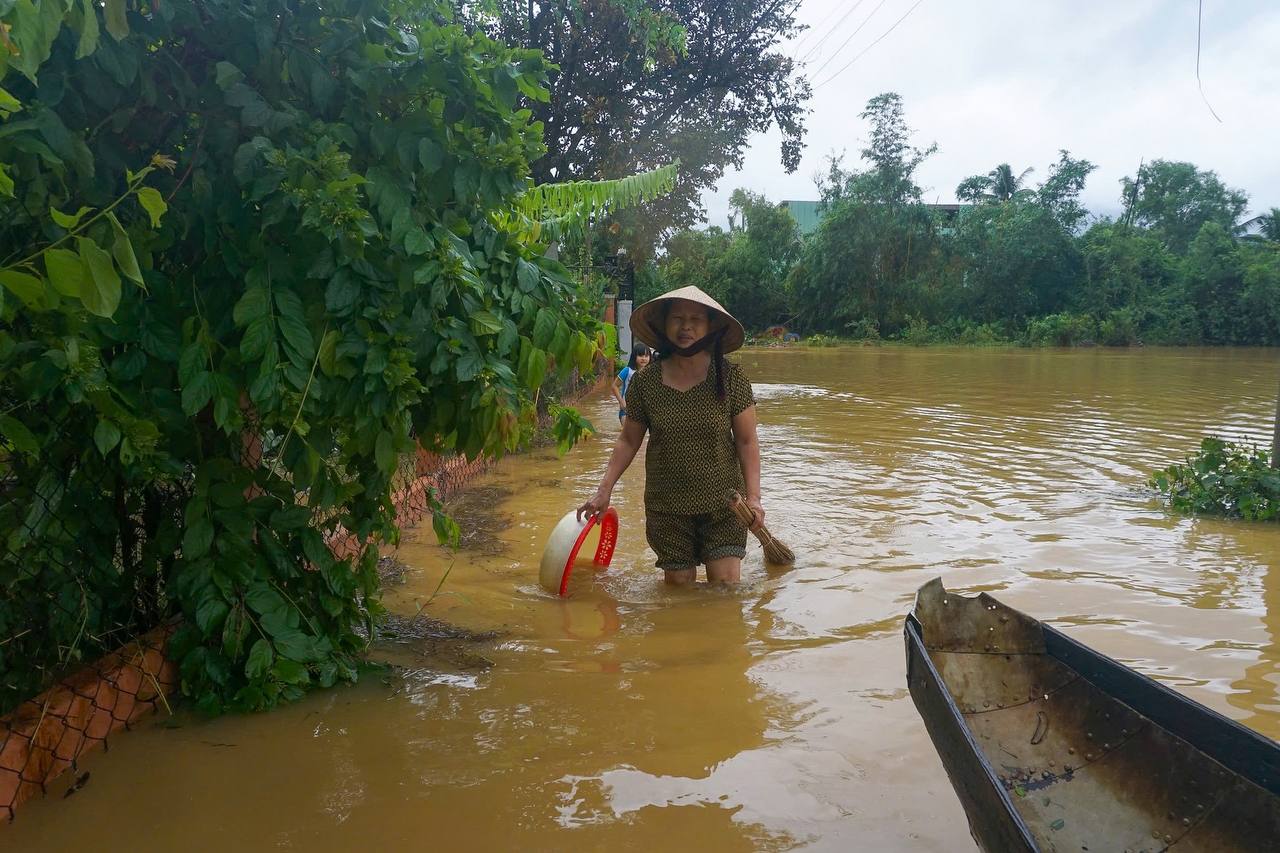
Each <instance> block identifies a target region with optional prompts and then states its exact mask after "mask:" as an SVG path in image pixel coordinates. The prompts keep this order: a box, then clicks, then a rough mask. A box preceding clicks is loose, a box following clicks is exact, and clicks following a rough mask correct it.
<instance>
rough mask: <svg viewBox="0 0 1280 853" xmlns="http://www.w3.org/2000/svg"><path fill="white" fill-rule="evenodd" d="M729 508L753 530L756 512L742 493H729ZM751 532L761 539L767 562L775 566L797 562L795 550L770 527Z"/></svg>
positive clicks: (762, 527)
mask: <svg viewBox="0 0 1280 853" xmlns="http://www.w3.org/2000/svg"><path fill="white" fill-rule="evenodd" d="M729 508H730V509H732V510H733V512H734V514H735V515H737V516H738V518H740V519H741V520H742V523H743V524H745V525H746V526H747V529H748V530H751V525H753V524H755V523H756V514H755V512H754V511H753V510H752V509H751V507H749V506H747V502H746V501H744V500H743V499H742V495H740V494H738V493H737V492H731V493H730V494H729ZM751 532H752V533H754V534H755V536H756V538H757V539H759V540H760V545H761V547H762V548H764V559H765V562H767V563H772V564H773V565H775V566H790V565H792V564H794V563H795V561H796V555H795V552H793V551H792V550H791V549H790V548H788V547H787V546H786V545H784V544H783V543H781V542H779V541H778V540H777V539H774V538H773V534H772V533H770V532H769V528H767V527H764V526H761V527H760V529H759V530H751Z"/></svg>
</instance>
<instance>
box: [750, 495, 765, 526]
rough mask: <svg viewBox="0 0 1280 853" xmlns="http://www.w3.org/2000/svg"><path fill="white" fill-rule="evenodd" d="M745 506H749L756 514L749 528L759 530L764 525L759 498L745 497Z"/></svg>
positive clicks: (762, 506)
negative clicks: (753, 522) (754, 520)
mask: <svg viewBox="0 0 1280 853" xmlns="http://www.w3.org/2000/svg"><path fill="white" fill-rule="evenodd" d="M747 506H749V507H751V511H752V512H754V513H755V514H756V523H755V524H753V525H751V529H752V530H759V529H760V528H761V527H764V505H763V504H761V503H760V499H759V498H747Z"/></svg>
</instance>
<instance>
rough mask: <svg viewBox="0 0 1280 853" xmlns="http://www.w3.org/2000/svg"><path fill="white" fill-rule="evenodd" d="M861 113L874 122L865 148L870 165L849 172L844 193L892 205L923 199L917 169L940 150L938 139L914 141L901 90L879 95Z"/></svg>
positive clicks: (833, 165) (864, 199)
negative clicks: (921, 143)
mask: <svg viewBox="0 0 1280 853" xmlns="http://www.w3.org/2000/svg"><path fill="white" fill-rule="evenodd" d="M858 117H859V118H861V119H863V120H865V121H868V122H870V124H871V136H870V138H869V139H868V142H867V147H866V148H863V149H862V152H861V153H862V159H863V160H865V161H866V162H867V164H868V168H867V170H866V171H864V172H854V173H851V174H849V175H847V176H846V177H845V179H844V181H843V183H844V188H843V192H842V193H841V195H843V196H844V197H852V198H857V199H859V200H862V201H868V202H878V203H881V204H890V205H902V204H911V203H919V201H920V187H919V186H917V185H916V182H915V173H916V170H917V169H918V168H920V164H921V163H923V162H924V161H925V160H927V159H928V158H929V157H930V156H931V155H932V154H934V153H935V152H936V151H937V150H938V145H937V143H933V144H931V145H929V146H928V147H927V148H915V147H913V146H912V145H911V134H912V130H911V128H910V127H908V126H907V120H906V116H905V115H904V108H903V104H902V96H901V95H899V94H898V93H897V92H885V93H883V94H880V95H876V96H875V97H874V98H872V99H871V100H869V101H867V106H866V107H865V108H864V109H863V110H862V112H860V113H858ZM832 169H833V174H837V173H838V171H839V170H838V162H834V161H833V163H832Z"/></svg>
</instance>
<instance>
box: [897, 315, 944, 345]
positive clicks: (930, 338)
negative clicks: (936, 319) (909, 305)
mask: <svg viewBox="0 0 1280 853" xmlns="http://www.w3.org/2000/svg"><path fill="white" fill-rule="evenodd" d="M902 341H903V343H907V344H911V345H912V346H917V347H923V346H928V345H929V344H932V343H936V342H937V335H936V334H935V330H934V328H933V327H932V326H930V325H929V322H928V321H927V320H925V319H924V318H923V317H912V318H910V319H909V320H907V325H906V326H905V327H904V328H903V329H902Z"/></svg>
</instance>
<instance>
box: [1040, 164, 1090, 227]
mask: <svg viewBox="0 0 1280 853" xmlns="http://www.w3.org/2000/svg"><path fill="white" fill-rule="evenodd" d="M1096 168H1098V167H1097V166H1095V165H1094V164H1093V163H1090V162H1089V161H1088V160H1082V159H1077V158H1074V157H1072V156H1071V154H1070V152H1068V151H1067V150H1066V149H1063V150H1061V151H1059V152H1058V162H1056V163H1054V164H1053V165H1051V166H1050V167H1049V177H1047V178H1045V180H1044V183H1042V184H1041V185H1040V186H1039V187H1038V188H1037V189H1036V201H1037V203H1039V204H1040V205H1041V206H1042V207H1044V208H1046V209H1048V210H1049V211H1050V212H1051V213H1052V214H1053V217H1054V218H1055V219H1057V220H1058V222H1059V223H1060V224H1061V225H1062V227H1063V228H1065V229H1067V230H1068V231H1070V232H1075V230H1076V228H1077V227H1078V226H1079V225H1080V222H1081V220H1083V219H1084V218H1085V216H1087V215H1088V213H1089V211H1087V210H1085V208H1084V205H1082V204H1080V193H1081V191H1083V190H1084V182H1085V180H1086V179H1087V178H1088V177H1089V173H1090V172H1092V171H1093V170H1094V169H1096Z"/></svg>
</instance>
